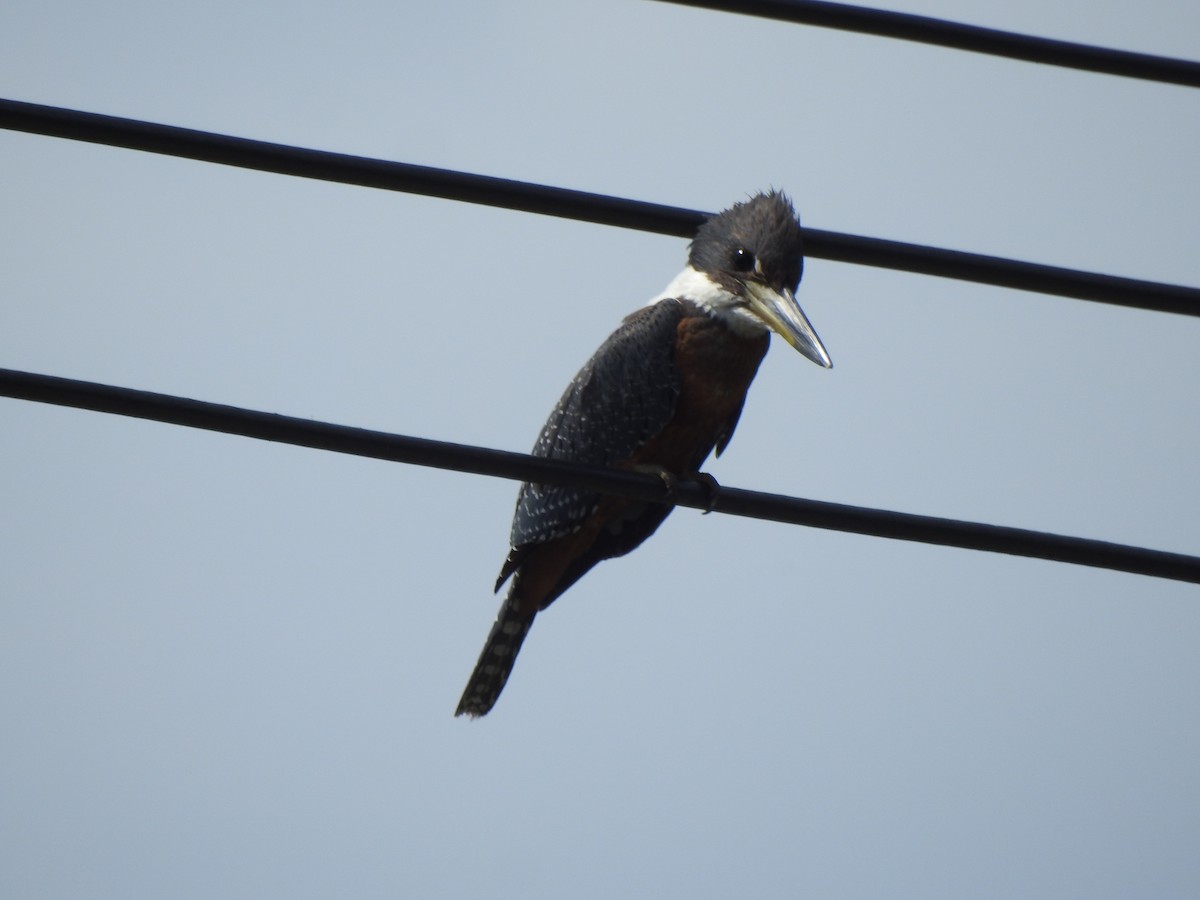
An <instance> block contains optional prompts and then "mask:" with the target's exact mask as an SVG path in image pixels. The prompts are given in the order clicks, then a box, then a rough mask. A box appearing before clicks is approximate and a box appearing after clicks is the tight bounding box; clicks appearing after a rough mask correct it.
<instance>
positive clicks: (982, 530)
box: [0, 369, 1200, 584]
mask: <svg viewBox="0 0 1200 900" xmlns="http://www.w3.org/2000/svg"><path fill="white" fill-rule="evenodd" d="M0 396H8V397H15V398H17V399H21V400H32V401H36V402H39V403H51V404H55V405H58V406H69V407H74V408H76V409H89V410H94V411H97V412H105V413H116V414H118V415H123V416H133V417H135V418H139V419H150V420H153V421H156V422H166V423H169V424H173V425H185V426H188V427H190V428H202V429H205V430H208V431H219V432H224V433H226V434H236V435H241V436H243V437H251V438H256V439H258V440H265V441H276V442H279V443H285V444H294V445H296V446H300V447H311V448H314V449H318V450H331V451H334V452H336V453H347V454H352V455H354V456H365V457H371V458H374V459H384V460H391V461H393V462H404V463H411V464H416V465H422V466H433V467H436V468H440V469H450V470H452V471H457V472H471V473H474V474H479V475H492V476H496V477H500V478H511V479H514V480H517V481H533V482H541V483H546V484H555V485H576V486H579V487H583V488H586V489H588V490H594V491H600V492H604V493H609V494H619V495H621V496H629V497H637V498H639V499H643V500H649V501H654V502H659V503H674V504H675V505H678V506H688V507H692V508H695V509H707V508H709V507H710V506H711V508H712V509H713V511H715V512H723V513H729V514H731V515H737V516H747V517H750V518H756V519H768V520H771V521H775V522H786V523H791V524H796V525H808V526H811V527H815V528H827V529H832V530H835V531H848V532H854V533H857V534H869V535H874V536H877V537H886V538H893V539H896V540H905V541H919V542H922V543H926V544H939V545H943V546H949V547H961V548H964V549H971V550H987V551H991V552H994V553H1008V554H1012V555H1016V556H1027V557H1033V558H1036V559H1046V560H1054V561H1058V562H1067V563H1074V564H1076V565H1084V566H1094V567H1097V568H1103V569H1114V570H1117V571H1121V572H1130V573H1133V574H1137V575H1153V576H1156V577H1158V578H1169V579H1173V580H1176V581H1190V582H1194V583H1197V584H1200V557H1193V556H1185V555H1183V554H1179V553H1165V552H1163V551H1160V550H1147V549H1143V548H1140V547H1129V546H1125V545H1122V544H1112V543H1108V542H1106V541H1094V540H1087V539H1084V538H1077V537H1066V536H1063V535H1056V534H1046V533H1044V532H1037V531H1027V530H1025V529H1021V528H1005V527H1001V526H997V525H984V524H981V523H978V522H962V521H956V520H953V519H940V518H935V517H932V516H917V515H911V514H908V513H898V512H890V511H888V510H879V509H867V508H864V507H858V506H847V505H844V504H840V503H824V502H821V501H816V500H804V499H801V498H798V497H785V496H782V495H779V494H766V493H760V492H758V491H746V490H741V489H739V488H729V487H722V488H721V489H720V491H719V492H718V493H717V495H716V500H715V503H714V502H713V501H712V498H711V497H710V496H709V491H708V490H707V489H706V488H705V487H704V486H702V485H699V484H696V483H693V482H682V483H680V484H679V485H678V487H677V489H676V490H675V492H674V493H673V494H671V495H668V494H667V492H666V489H665V487H664V485H663V483H662V482H661V481H660V480H659V479H657V478H655V477H654V476H651V475H643V474H637V473H633V472H622V471H619V470H616V469H605V468H598V467H595V466H583V465H579V464H577V463H569V462H564V461H562V460H551V459H542V458H541V457H537V456H529V455H526V454H524V453H510V452H507V451H503V450H491V449H487V448H484V447H472V446H467V445H464V444H452V443H446V442H443V441H432V440H427V439H424V438H413V437H405V436H403V435H396V434H387V433H385V432H381V431H370V430H367V429H363V428H350V427H347V426H345V425H334V424H330V423H327V422H314V421H311V420H309V419H298V418H293V417H291V416H281V415H276V414H273V413H264V412H258V411H255V410H249V409H242V408H240V407H235V406H223V405H221V404H217V403H206V402H203V401H200V400H189V399H186V398H183V397H173V396H170V395H168V394H156V393H151V392H149V391H136V390H131V389H129V388H120V387H112V386H110V385H103V384H96V383H94V382H89V381H76V380H74V379H69V378H58V377H55V376H51V375H38V374H34V373H30V372H18V371H14V370H11V369H0Z"/></svg>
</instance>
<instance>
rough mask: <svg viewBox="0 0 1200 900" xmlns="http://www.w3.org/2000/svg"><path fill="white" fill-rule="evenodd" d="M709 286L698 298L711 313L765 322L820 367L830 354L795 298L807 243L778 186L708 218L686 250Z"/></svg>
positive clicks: (826, 364)
mask: <svg viewBox="0 0 1200 900" xmlns="http://www.w3.org/2000/svg"><path fill="white" fill-rule="evenodd" d="M688 261H689V262H690V263H691V269H692V270H693V271H695V272H696V273H699V274H700V275H702V276H703V277H704V278H705V279H706V280H707V281H708V282H709V283H710V284H711V288H709V289H707V290H705V291H704V292H703V293H704V296H702V297H696V298H694V299H696V300H697V301H698V302H700V303H702V304H703V305H705V306H707V307H709V308H710V309H711V310H712V312H714V313H715V314H718V315H724V316H727V317H730V318H732V319H734V320H738V319H740V320H741V321H743V322H756V323H757V324H758V325H759V326H760V327H763V326H765V327H767V328H769V329H771V330H772V331H774V332H775V333H776V334H778V335H779V336H780V337H782V338H783V339H784V340H785V341H787V342H788V343H789V344H791V345H792V346H793V347H795V348H796V349H797V350H799V351H800V352H801V353H803V354H804V355H805V356H807V357H808V358H809V359H811V360H812V361H813V362H815V363H816V364H817V365H819V366H824V367H825V368H830V367H832V365H833V363H832V362H831V361H830V359H829V354H828V353H827V352H825V347H824V346H822V344H821V339H820V338H819V337H817V333H816V331H814V330H813V327H812V325H811V324H809V321H808V318H807V317H806V316H805V315H804V311H803V310H802V309H801V308H800V305H799V304H798V303H797V302H796V287H797V286H798V285H799V284H800V275H801V273H802V272H803V270H804V242H803V238H802V236H801V232H800V222H799V220H798V219H797V218H796V212H795V210H794V209H793V208H792V202H791V201H790V200H789V199H788V198H787V197H786V196H785V195H784V194H783V193H781V192H779V191H770V192H769V193H765V194H756V195H755V196H753V197H751V198H750V199H749V200H747V201H745V202H744V203H735V204H734V205H733V206H731V207H730V208H729V209H727V210H725V211H724V212H721V213H718V214H717V215H715V216H713V217H712V218H710V219H708V220H707V221H705V222H704V224H703V225H701V226H700V229H699V231H697V232H696V237H695V238H694V239H693V240H692V245H691V250H690V252H689V254H688Z"/></svg>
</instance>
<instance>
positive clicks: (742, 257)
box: [733, 247, 754, 272]
mask: <svg viewBox="0 0 1200 900" xmlns="http://www.w3.org/2000/svg"><path fill="white" fill-rule="evenodd" d="M733 267H734V268H735V269H737V270H738V271H739V272H750V271H752V270H753V269H754V254H753V253H751V252H750V251H749V250H747V249H746V248H745V247H738V248H737V249H736V250H734V251H733Z"/></svg>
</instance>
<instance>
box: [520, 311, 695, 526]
mask: <svg viewBox="0 0 1200 900" xmlns="http://www.w3.org/2000/svg"><path fill="white" fill-rule="evenodd" d="M682 318H683V309H682V307H681V306H680V304H679V302H678V301H675V300H663V301H660V302H658V303H655V304H654V305H652V306H647V307H643V308H642V309H640V310H638V311H637V312H635V313H633V314H632V315H630V316H628V317H627V318H626V319H625V321H624V322H622V323H621V326H620V327H619V328H618V329H617V330H616V331H615V332H613V334H612V335H610V336H609V338H608V340H606V341H605V342H604V343H603V344H602V345H601V346H600V349H599V350H597V351H596V353H595V354H594V355H593V356H592V358H591V359H590V360H588V362H587V363H586V364H585V365H584V367H583V368H582V369H581V370H580V371H579V374H578V375H576V376H575V378H574V379H572V381H571V383H570V384H569V385H568V386H567V389H566V391H565V392H564V393H563V396H562V399H561V400H559V401H558V405H557V406H556V407H555V408H554V411H553V412H552V413H551V414H550V418H549V419H548V420H547V422H546V424H545V426H543V428H542V432H541V434H540V435H539V436H538V439H537V443H536V444H535V445H534V448H533V454H534V455H535V456H543V457H546V458H548V459H563V460H572V461H575V462H581V463H587V464H589V465H597V466H613V465H617V464H619V463H621V462H623V461H624V460H627V459H629V457H630V456H632V455H633V453H634V452H635V451H636V450H637V449H638V448H639V447H641V446H642V445H643V444H645V443H646V442H647V441H648V440H650V438H652V437H654V436H655V435H656V434H658V433H659V432H660V431H661V430H662V429H663V428H664V427H665V426H666V424H667V422H668V421H670V419H671V416H672V415H673V414H674V412H675V405H676V401H677V399H678V397H679V388H680V378H679V372H678V370H677V369H676V368H675V335H676V331H677V328H678V325H679V322H680V320H681V319H682ZM599 501H600V495H599V494H596V493H593V492H591V491H585V490H580V489H578V488H571V487H554V486H550V485H545V486H539V485H536V484H523V485H521V492H520V494H519V495H518V497H517V509H516V513H515V514H514V516H513V524H512V534H511V542H512V546H513V547H515V548H520V547H523V546H526V545H530V544H538V543H541V542H543V541H547V540H551V539H553V538H557V537H561V536H563V535H566V534H570V533H571V532H573V531H575V530H577V529H578V528H579V527H581V526H582V524H583V522H584V521H585V520H586V519H587V518H588V516H590V515H591V514H592V513H593V512H594V511H595V509H596V506H597V504H598V503H599Z"/></svg>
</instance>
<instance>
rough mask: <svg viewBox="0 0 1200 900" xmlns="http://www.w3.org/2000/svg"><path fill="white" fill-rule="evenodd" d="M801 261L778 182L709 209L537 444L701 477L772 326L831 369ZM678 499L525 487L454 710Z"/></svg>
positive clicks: (737, 411) (791, 214) (598, 460)
mask: <svg viewBox="0 0 1200 900" xmlns="http://www.w3.org/2000/svg"><path fill="white" fill-rule="evenodd" d="M803 267H804V255H803V245H802V240H801V231H800V223H799V221H798V220H797V218H796V213H795V211H794V210H793V208H792V203H791V201H790V200H788V198H787V197H786V196H785V195H784V194H783V193H781V192H778V191H774V190H773V191H770V192H768V193H761V194H757V195H755V196H754V197H751V198H750V199H749V200H747V201H745V202H743V203H737V204H735V205H733V206H732V207H730V208H729V209H727V210H725V211H724V212H721V213H719V214H718V215H715V216H712V217H711V218H709V219H707V220H706V221H705V222H704V223H703V224H702V225H701V226H700V228H699V230H698V231H697V232H696V236H695V238H694V239H693V240H692V243H691V246H690V249H689V252H688V266H687V267H686V268H685V269H684V270H683V271H682V272H681V273H680V274H679V275H678V276H677V277H676V278H675V280H674V281H672V282H671V283H670V284H669V285H668V286H667V288H666V290H665V291H663V293H662V294H660V295H659V296H657V297H655V298H654V299H653V300H651V301H650V303H649V304H648V305H646V306H644V307H642V308H641V309H639V310H638V311H637V312H635V313H633V314H631V315H629V316H627V317H626V318H625V320H624V321H623V322H622V323H621V325H620V327H619V328H617V330H616V331H615V332H613V334H612V335H611V336H610V337H609V338H608V340H606V341H605V342H604V343H603V344H601V345H600V349H599V350H597V351H596V353H595V354H594V355H593V356H592V358H591V359H589V360H588V361H587V362H586V363H585V364H584V366H583V368H582V369H580V370H579V374H578V375H576V376H575V378H574V379H573V380H572V381H571V383H570V384H569V385H568V386H567V389H566V392H565V393H564V394H563V396H562V399H561V400H559V401H558V405H557V406H556V407H555V408H554V411H553V412H552V413H551V414H550V418H549V420H548V421H547V422H546V424H545V426H544V427H543V428H542V432H541V434H540V435H539V436H538V439H537V443H536V444H535V445H534V448H533V454H534V455H535V456H542V457H546V458H549V459H563V460H572V461H575V462H580V463H586V464H589V465H598V466H610V467H615V468H618V469H626V470H633V471H642V472H651V473H655V474H658V475H659V476H660V477H662V478H663V479H664V481H665V482H666V483H667V484H668V486H669V485H671V484H673V480H672V479H676V478H678V477H695V476H696V475H697V474H698V473H699V469H700V466H701V464H702V463H703V462H704V460H705V459H706V458H707V457H708V454H709V453H710V452H712V451H713V449H714V448H715V449H716V452H717V455H718V456H719V455H720V454H721V451H722V450H724V449H725V447H726V445H727V444H728V443H729V439H730V437H732V436H733V429H734V427H735V426H736V425H737V421H738V417H739V416H740V415H741V411H742V404H743V403H744V402H745V399H746V391H747V390H748V389H749V387H750V382H751V381H752V380H753V379H754V374H755V372H757V371H758V366H759V363H761V362H762V359H763V357H764V356H765V355H766V352H767V344H768V343H769V340H770V332H772V331H774V332H776V333H777V334H778V335H780V337H782V338H783V339H784V340H785V341H787V342H788V343H789V344H791V345H792V346H793V347H795V348H796V349H797V350H799V351H800V352H801V353H803V354H804V355H805V356H806V357H808V358H809V359H810V360H812V361H813V362H815V363H816V364H817V365H819V366H823V367H825V368H829V367H831V366H832V363H831V362H830V360H829V354H828V353H826V352H825V348H824V347H823V346H822V345H821V340H820V338H818V337H817V334H816V332H815V331H814V330H813V327H812V325H810V324H809V322H808V319H807V318H806V317H805V315H804V312H803V310H801V308H800V306H799V304H797V303H796V298H795V292H796V287H797V286H798V285H799V283H800V274H801V271H802V270H803ZM704 477H707V476H704ZM709 487H710V490H715V489H716V487H715V482H712V481H711V478H710V479H709ZM672 508H673V507H672V506H670V505H666V504H659V503H650V502H645V501H640V500H634V499H632V498H625V497H612V496H605V495H603V494H598V493H595V492H592V491H585V490H581V489H578V488H571V487H554V486H550V485H539V484H530V483H526V484H522V485H521V489H520V492H519V494H518V496H517V508H516V513H515V514H514V516H513V523H512V533H511V536H510V544H511V550H510V551H509V554H508V559H507V560H506V561H505V563H504V566H503V567H502V568H501V570H500V577H499V578H498V579H497V581H496V590H497V591H499V590H500V588H501V586H502V585H503V584H504V582H505V581H507V580H508V579H509V578H510V577H511V578H512V585H511V586H510V587H509V591H508V595H507V596H506V598H505V600H504V603H503V604H501V606H500V612H499V613H498V614H497V616H496V622H495V624H494V625H493V626H492V630H491V633H490V634H489V635H488V638H487V643H485V644H484V647H483V652H482V654H480V657H479V662H478V663H477V664H476V666H475V671H474V672H472V673H471V678H470V680H469V681H468V682H467V687H466V690H464V691H463V695H462V699H461V700H460V701H459V704H458V710H457V711H456V712H455V715H456V716H460V715H463V714H466V715H467V716H470V717H472V718H474V717H477V716H482V715H485V714H486V713H487V712H488V711H489V710H490V709H491V708H492V706H493V705H494V704H495V703H496V699H497V698H498V697H499V696H500V692H501V691H502V690H503V689H504V684H505V682H506V681H507V680H508V676H509V673H510V672H512V668H513V664H514V663H515V662H516V658H517V652H518V651H519V650H520V649H521V644H522V642H523V641H524V640H525V637H526V635H528V634H529V629H530V626H532V625H533V620H534V619H535V618H536V617H537V614H538V613H539V612H541V611H542V610H544V609H545V608H546V607H547V606H549V605H550V604H551V603H553V602H554V601H555V600H556V599H558V597H559V595H561V594H562V593H563V591H565V590H567V588H569V587H570V586H571V585H573V584H574V583H575V582H576V581H578V580H579V579H580V578H581V577H582V576H583V575H584V573H586V572H587V571H588V570H589V569H590V568H592V566H594V565H596V563H598V562H600V561H601V560H604V559H611V558H613V557H616V556H623V555H624V554H626V553H628V552H629V551H631V550H633V549H634V548H635V547H637V546H638V545H639V544H641V543H642V541H644V540H645V539H646V538H648V537H649V536H650V535H651V534H653V533H654V531H655V529H657V528H658V526H659V525H661V524H662V522H663V520H664V519H666V517H667V515H668V514H669V513H670V512H671V510H672Z"/></svg>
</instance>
